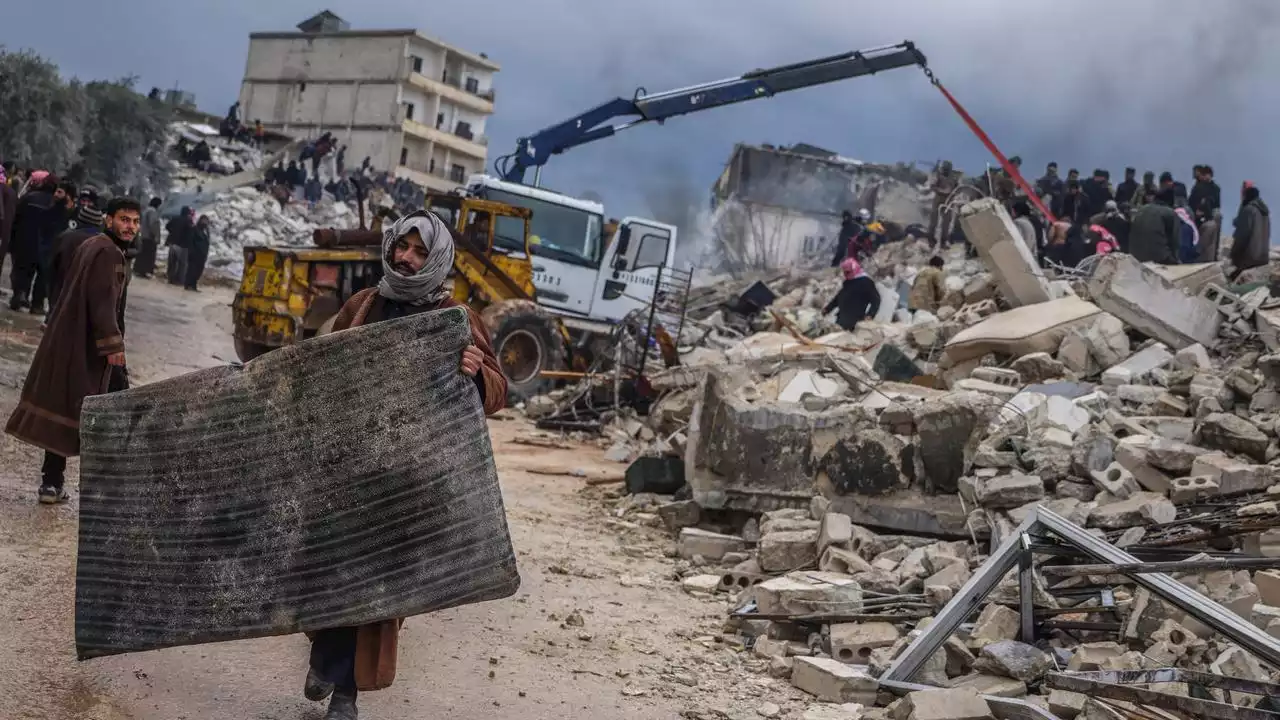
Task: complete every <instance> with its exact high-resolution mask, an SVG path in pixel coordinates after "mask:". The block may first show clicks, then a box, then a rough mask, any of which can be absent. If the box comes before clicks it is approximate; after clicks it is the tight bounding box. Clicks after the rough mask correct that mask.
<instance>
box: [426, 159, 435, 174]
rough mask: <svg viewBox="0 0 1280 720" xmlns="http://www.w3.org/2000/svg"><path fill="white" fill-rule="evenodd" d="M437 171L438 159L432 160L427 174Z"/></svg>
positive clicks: (428, 165) (428, 164)
mask: <svg viewBox="0 0 1280 720" xmlns="http://www.w3.org/2000/svg"><path fill="white" fill-rule="evenodd" d="M435 171H436V159H435V158H431V162H429V163H427V172H429V173H433V172H435Z"/></svg>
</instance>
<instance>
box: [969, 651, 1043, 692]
mask: <svg viewBox="0 0 1280 720" xmlns="http://www.w3.org/2000/svg"><path fill="white" fill-rule="evenodd" d="M974 667H975V668H978V669H979V670H984V671H986V672H990V673H994V674H996V675H1004V676H1006V677H1011V678H1014V679H1016V680H1021V681H1022V682H1025V683H1030V682H1035V681H1037V680H1039V679H1040V678H1042V677H1044V675H1045V673H1047V672H1049V671H1050V670H1052V669H1053V658H1051V657H1049V654H1048V653H1046V652H1043V651H1041V650H1038V649H1036V648H1035V647H1034V646H1032V645H1028V644H1026V643H1021V642H1017V641H1016V640H1001V641H999V642H994V643H990V644H987V645H985V646H983V648H982V650H981V652H980V653H979V655H978V662H977V663H975V664H974Z"/></svg>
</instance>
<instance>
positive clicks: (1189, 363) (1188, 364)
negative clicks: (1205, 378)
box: [1173, 343, 1213, 370]
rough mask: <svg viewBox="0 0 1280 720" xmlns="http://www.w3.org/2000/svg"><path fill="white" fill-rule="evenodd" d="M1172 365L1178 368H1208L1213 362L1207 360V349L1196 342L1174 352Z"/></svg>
mask: <svg viewBox="0 0 1280 720" xmlns="http://www.w3.org/2000/svg"><path fill="white" fill-rule="evenodd" d="M1173 366H1174V367H1175V368H1178V369H1179V370H1210V369H1212V368H1213V363H1212V362H1211V361H1210V360H1209V351H1208V350H1206V349H1205V347H1204V346H1203V345H1201V344H1199V343H1197V344H1195V345H1188V346H1186V347H1184V348H1182V349H1181V350H1179V351H1178V352H1176V353H1174V355H1173Z"/></svg>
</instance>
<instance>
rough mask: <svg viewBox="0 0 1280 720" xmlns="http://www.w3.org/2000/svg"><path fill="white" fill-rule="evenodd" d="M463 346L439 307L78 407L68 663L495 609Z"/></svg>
mask: <svg viewBox="0 0 1280 720" xmlns="http://www.w3.org/2000/svg"><path fill="white" fill-rule="evenodd" d="M469 343H470V329H469V325H468V320H467V316H466V313H465V311H464V310H462V309H461V308H454V309H450V310H443V311H439V312H433V313H424V314H421V315H416V316H412V317H408V318H404V319H400V320H395V321H391V322H384V323H377V324H374V325H369V326H367V327H362V328H357V329H354V330H349V331H346V332H341V333H337V334H334V335H328V336H324V337H321V338H317V339H315V340H311V341H308V342H305V343H301V344H299V345H293V346H290V347H286V348H283V349H280V350H277V351H275V352H272V353H269V354H267V355H264V356H262V357H260V358H258V359H257V360H254V361H253V362H251V363H249V364H247V365H245V366H244V367H221V368H213V369H209V370H202V371H199V372H195V373H191V374H188V375H184V376H182V377H178V378H174V379H172V380H167V381H164V382H161V383H156V384H154V385H148V386H144V387H140V388H137V389H134V390H130V391H128V392H123V393H117V394H112V395H104V396H98V397H94V398H90V399H89V400H87V401H86V402H85V405H84V414H83V416H82V428H81V439H82V445H83V454H82V459H81V476H80V477H81V480H80V488H81V501H80V547H79V564H78V568H77V579H76V646H77V651H78V653H79V655H80V657H81V658H88V657H95V656H100V655H111V654H116V653H125V652H136V651H142V650H150V649H155V648H162V647H169V646H174V645H189V644H195V643H206V642H217V641H223V640H236V639H243V638H253V637H261V636H266V635H280V634H286V633H295V632H301V631H309V630H317V629H323V628H329V627H341V626H348V625H357V624H361V623H367V622H373V621H378V620H385V619H390V618H397V617H407V616H412V615H418V614H421V613H426V612H431V611H434V610H440V609H443V608H447V607H452V606H456V605H462V604H467V603H473V602H480V601H484V600H492V599H497V598H501V597H507V596H509V595H511V594H513V593H514V592H515V590H516V588H517V587H518V586H519V582H520V581H519V576H518V574H517V572H516V566H515V557H514V555H513V552H512V549H511V540H510V536H509V535H508V532H507V525H506V517H505V514H504V511H503V506H502V496H501V493H500V490H499V487H498V478H497V473H496V470H495V468H494V463H493V449H492V447H491V445H490V442H489V434H488V429H487V427H486V425H485V419H484V415H483V411H482V409H481V404H480V399H479V396H478V393H477V392H476V388H475V384H474V381H473V380H472V379H471V378H468V377H465V376H463V375H461V374H460V373H459V371H458V364H459V355H460V352H461V350H462V348H463V347H464V346H465V345H467V344H469Z"/></svg>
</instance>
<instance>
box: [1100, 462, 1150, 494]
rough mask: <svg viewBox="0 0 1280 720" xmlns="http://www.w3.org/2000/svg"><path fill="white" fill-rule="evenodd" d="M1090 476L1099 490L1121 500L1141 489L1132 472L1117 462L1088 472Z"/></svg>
mask: <svg viewBox="0 0 1280 720" xmlns="http://www.w3.org/2000/svg"><path fill="white" fill-rule="evenodd" d="M1090 477H1092V478H1093V484H1094V485H1097V486H1098V489H1099V490H1103V491H1105V492H1109V493H1111V494H1112V495H1114V496H1115V497H1117V498H1120V499H1121V500H1124V499H1126V498H1129V497H1131V496H1132V495H1133V494H1134V493H1137V492H1141V491H1142V488H1141V487H1139V486H1138V481H1137V480H1135V479H1134V477H1133V473H1131V472H1129V471H1128V470H1126V469H1125V468H1124V466H1123V465H1121V464H1120V463H1118V462H1113V463H1111V464H1110V465H1109V466H1107V468H1106V469H1105V470H1099V471H1097V472H1094V473H1090Z"/></svg>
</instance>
